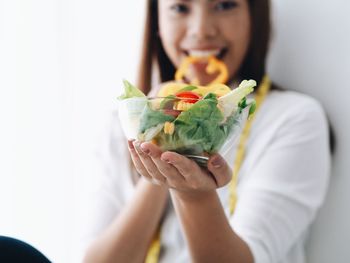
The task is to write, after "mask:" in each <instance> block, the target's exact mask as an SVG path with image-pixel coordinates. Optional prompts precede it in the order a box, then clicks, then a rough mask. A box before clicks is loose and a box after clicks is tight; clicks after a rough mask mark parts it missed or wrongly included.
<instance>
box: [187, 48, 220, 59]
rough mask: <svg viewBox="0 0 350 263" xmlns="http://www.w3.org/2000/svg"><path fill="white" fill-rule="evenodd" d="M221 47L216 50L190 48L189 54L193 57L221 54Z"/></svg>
mask: <svg viewBox="0 0 350 263" xmlns="http://www.w3.org/2000/svg"><path fill="white" fill-rule="evenodd" d="M220 51H221V50H220V49H215V50H190V51H188V54H189V55H190V56H192V57H200V58H207V57H210V56H217V55H219V54H220Z"/></svg>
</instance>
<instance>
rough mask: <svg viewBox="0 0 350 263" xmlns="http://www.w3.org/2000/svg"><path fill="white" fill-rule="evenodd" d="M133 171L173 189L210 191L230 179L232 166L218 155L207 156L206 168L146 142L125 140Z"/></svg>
mask: <svg viewBox="0 0 350 263" xmlns="http://www.w3.org/2000/svg"><path fill="white" fill-rule="evenodd" d="M128 146H129V151H130V154H131V158H132V160H133V162H134V165H135V167H136V170H137V171H138V172H139V174H140V175H142V176H143V177H144V178H146V179H148V180H150V181H152V182H153V183H156V184H159V185H164V186H167V187H169V188H173V189H175V190H179V191H183V192H189V191H192V192H193V191H209V190H213V189H216V188H219V187H222V186H224V185H226V184H227V183H229V182H230V180H231V176H232V173H231V169H230V168H229V166H228V164H227V163H226V161H225V160H224V158H222V157H221V156H220V155H219V154H215V155H213V156H211V157H210V159H209V161H208V167H207V169H205V168H201V167H200V166H198V165H197V164H196V163H195V162H194V161H192V160H190V159H188V158H186V157H185V156H182V155H180V154H178V153H175V152H162V151H161V150H160V148H159V147H158V146H157V145H154V144H152V143H149V142H143V143H141V142H139V141H128Z"/></svg>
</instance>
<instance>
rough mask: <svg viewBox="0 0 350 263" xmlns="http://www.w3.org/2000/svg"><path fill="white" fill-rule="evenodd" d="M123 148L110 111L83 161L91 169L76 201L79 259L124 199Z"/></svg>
mask: <svg viewBox="0 0 350 263" xmlns="http://www.w3.org/2000/svg"><path fill="white" fill-rule="evenodd" d="M125 150H126V143H125V138H124V136H123V134H122V132H121V130H120V126H119V121H118V116H117V113H116V112H113V114H112V115H111V117H110V119H109V120H108V121H107V124H106V125H105V128H104V129H103V131H102V132H101V134H100V136H99V138H98V139H97V142H96V146H95V147H94V152H93V154H92V155H93V157H92V158H91V160H90V161H89V163H88V164H87V166H88V167H89V169H91V171H90V173H89V174H90V175H91V182H90V184H89V186H88V187H87V189H85V191H84V200H82V201H81V202H80V204H81V206H82V207H81V208H80V213H79V216H78V220H79V222H80V223H79V226H78V228H79V230H78V232H79V233H78V234H77V235H78V237H77V238H78V239H79V240H78V243H79V244H78V245H77V246H78V249H77V250H78V253H77V254H76V255H75V257H77V258H79V259H82V257H83V255H84V254H85V252H86V249H87V247H88V246H89V244H90V243H91V242H92V241H93V240H94V239H95V238H96V237H97V236H98V235H99V234H101V232H103V230H104V229H105V228H106V227H107V226H108V225H109V224H110V223H111V222H112V221H113V220H114V219H115V218H116V216H117V215H118V214H119V212H120V210H121V208H122V206H123V203H124V202H125V200H124V196H123V194H122V193H123V190H125V189H124V188H125V186H126V185H125V181H126V177H127V175H128V171H126V167H127V164H126V162H127V160H128V158H126V156H125V154H126V151H125ZM79 259H78V260H79ZM80 261H81V260H80ZM77 262H78V261H77Z"/></svg>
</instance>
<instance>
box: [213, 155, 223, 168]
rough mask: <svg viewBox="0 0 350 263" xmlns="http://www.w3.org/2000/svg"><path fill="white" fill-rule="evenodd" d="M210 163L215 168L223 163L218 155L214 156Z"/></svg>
mask: <svg viewBox="0 0 350 263" xmlns="http://www.w3.org/2000/svg"><path fill="white" fill-rule="evenodd" d="M211 164H212V165H213V166H214V167H215V168H220V166H221V165H222V164H223V161H222V159H221V158H220V157H216V158H215V159H214V160H213V161H212V162H211Z"/></svg>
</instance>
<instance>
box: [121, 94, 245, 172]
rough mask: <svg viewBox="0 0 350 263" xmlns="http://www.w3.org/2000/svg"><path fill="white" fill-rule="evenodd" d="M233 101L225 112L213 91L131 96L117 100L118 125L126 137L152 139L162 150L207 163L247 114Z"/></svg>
mask: <svg viewBox="0 0 350 263" xmlns="http://www.w3.org/2000/svg"><path fill="white" fill-rule="evenodd" d="M249 107H250V106H249V104H246V105H245V107H244V108H243V107H238V106H234V105H232V112H231V113H230V114H228V115H227V114H226V116H224V114H223V111H222V105H220V103H219V100H218V99H217V98H216V96H215V95H214V94H211V95H209V96H208V95H207V96H206V97H204V98H201V99H195V98H185V99H184V98H178V97H176V96H168V97H155V98H147V97H133V98H128V99H124V100H121V101H119V106H118V113H119V119H120V122H121V126H122V129H123V132H124V134H125V136H126V137H127V138H128V139H136V140H140V141H151V142H153V143H155V144H157V145H158V146H159V147H160V148H161V150H162V151H174V152H177V153H179V154H182V155H185V156H187V157H188V158H191V159H193V160H194V161H196V162H197V163H198V164H199V165H203V166H206V164H207V161H208V159H209V156H210V155H212V154H214V153H219V154H221V155H225V154H226V153H227V152H228V151H229V150H230V149H231V147H232V146H233V145H234V141H235V139H236V138H237V137H238V136H239V134H240V133H241V129H242V126H243V123H244V121H245V120H246V119H247V117H248V115H249Z"/></svg>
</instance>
